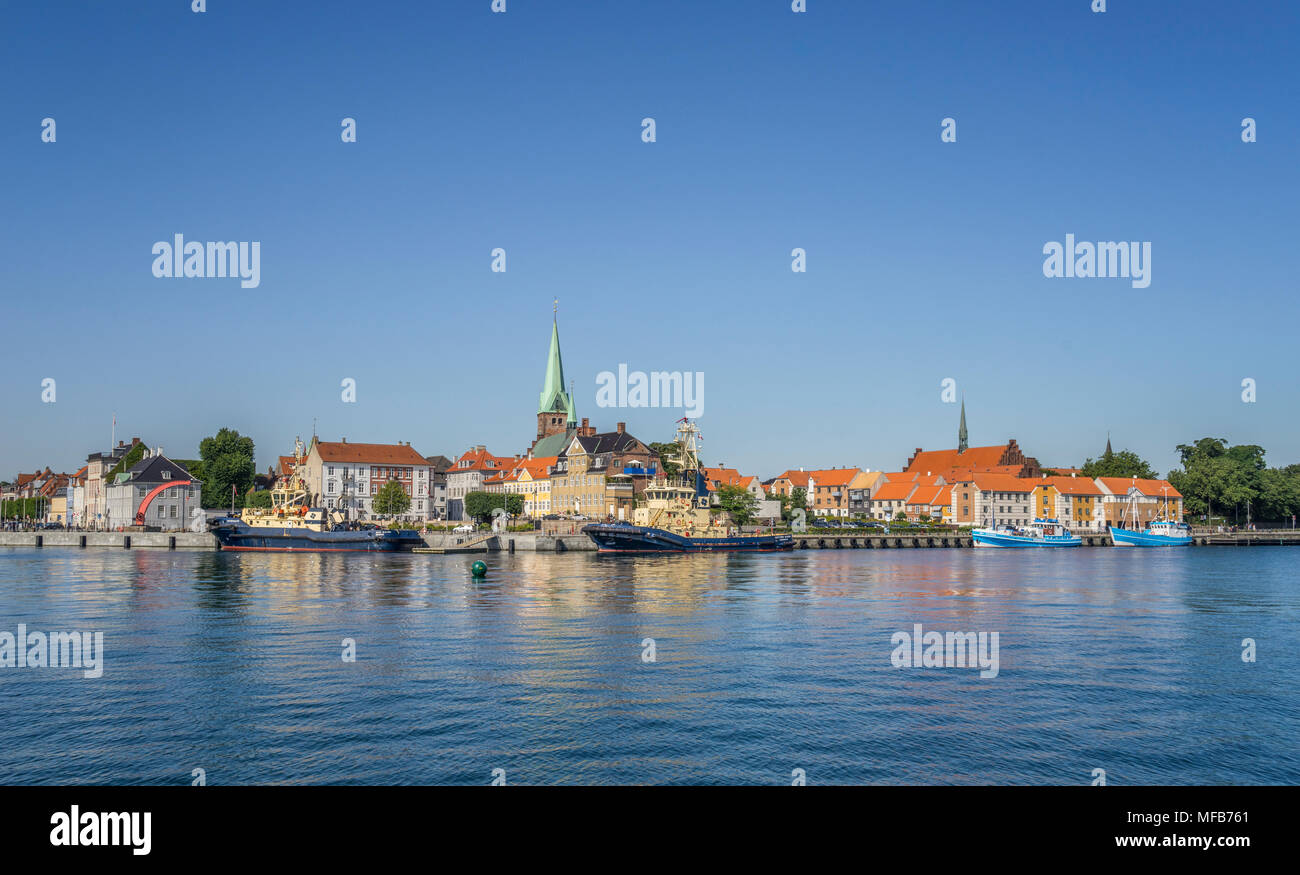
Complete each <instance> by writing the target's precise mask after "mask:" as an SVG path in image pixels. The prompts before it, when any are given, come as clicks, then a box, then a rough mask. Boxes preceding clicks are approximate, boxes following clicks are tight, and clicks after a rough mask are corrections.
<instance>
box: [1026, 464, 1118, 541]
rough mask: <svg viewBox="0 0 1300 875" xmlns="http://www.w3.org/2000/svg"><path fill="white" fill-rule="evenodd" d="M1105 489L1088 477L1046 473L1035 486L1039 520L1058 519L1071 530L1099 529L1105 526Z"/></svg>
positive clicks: (1033, 499)
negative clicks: (1051, 475) (1103, 503)
mask: <svg viewBox="0 0 1300 875" xmlns="http://www.w3.org/2000/svg"><path fill="white" fill-rule="evenodd" d="M1103 494H1104V493H1103V492H1102V490H1101V488H1100V487H1099V486H1098V485H1097V483H1096V482H1095V481H1093V480H1090V479H1088V478H1087V477H1070V476H1055V477H1049V476H1044V477H1041V478H1039V479H1038V481H1037V482H1036V484H1035V485H1034V491H1033V493H1032V502H1033V507H1034V513H1035V514H1037V516H1038V517H1039V518H1040V519H1058V520H1060V521H1061V524H1062V525H1064V526H1066V527H1067V528H1069V529H1070V530H1071V531H1080V532H1097V531H1102V530H1103V529H1104V528H1105V521H1104V518H1103V516H1102V513H1101V510H1102V502H1101V499H1102V496H1103Z"/></svg>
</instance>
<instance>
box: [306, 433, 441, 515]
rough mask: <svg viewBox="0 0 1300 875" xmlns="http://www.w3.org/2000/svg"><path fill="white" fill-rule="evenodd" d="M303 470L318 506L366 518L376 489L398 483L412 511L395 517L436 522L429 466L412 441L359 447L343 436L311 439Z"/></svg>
mask: <svg viewBox="0 0 1300 875" xmlns="http://www.w3.org/2000/svg"><path fill="white" fill-rule="evenodd" d="M289 463H290V464H292V457H290V458H289ZM281 464H282V466H283V464H284V463H283V461H282V463H281ZM301 468H302V470H300V471H299V474H300V475H301V476H302V479H303V482H304V483H306V484H307V493H308V496H309V500H310V502H311V504H312V505H314V506H316V507H323V508H325V509H326V510H337V511H339V512H341V513H343V514H345V515H346V516H348V517H349V518H351V519H368V518H369V517H370V516H371V515H372V514H373V513H374V497H375V496H376V495H378V494H379V490H380V489H382V488H383V487H384V484H386V483H388V482H389V481H396V482H397V483H399V484H400V485H401V487H402V490H403V491H404V492H405V493H406V494H407V496H409V497H410V499H411V506H410V508H409V509H408V510H407V511H406V513H404V514H399V515H397V518H398V519H402V520H407V521H415V522H422V521H425V520H431V519H433V518H434V517H433V512H434V511H433V501H432V498H431V496H430V492H429V490H430V484H431V482H432V466H431V465H430V464H429V462H428V460H427V459H425V458H424V456H422V455H420V454H419V453H417V452H416V451H415V450H414V449H412V448H411V443H410V441H406V442H398V443H395V444H358V443H349V442H348V440H347V438H343V439H342V440H340V441H337V442H336V441H322V440H320V439H319V438H317V437H316V436H314V435H313V436H312V439H311V446H310V447H308V448H307V457H306V460H305V461H304V462H303V464H302V466H301Z"/></svg>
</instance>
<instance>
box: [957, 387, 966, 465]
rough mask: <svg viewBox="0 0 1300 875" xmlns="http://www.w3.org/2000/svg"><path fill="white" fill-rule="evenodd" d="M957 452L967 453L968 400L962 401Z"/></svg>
mask: <svg viewBox="0 0 1300 875" xmlns="http://www.w3.org/2000/svg"><path fill="white" fill-rule="evenodd" d="M957 452H959V453H964V452H966V399H965V398H963V399H961V425H960V426H959V427H958V428H957Z"/></svg>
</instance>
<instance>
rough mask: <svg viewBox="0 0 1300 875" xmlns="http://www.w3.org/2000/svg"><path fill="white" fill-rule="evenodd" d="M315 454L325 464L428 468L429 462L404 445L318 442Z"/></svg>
mask: <svg viewBox="0 0 1300 875" xmlns="http://www.w3.org/2000/svg"><path fill="white" fill-rule="evenodd" d="M316 452H317V453H319V454H320V457H321V460H322V461H325V462H360V463H362V464H369V465H416V466H424V467H428V465H429V460H428V459H426V458H424V456H421V455H420V454H419V453H417V452H416V451H415V450H413V449H411V448H410V447H408V446H407V445H406V444H352V443H342V442H334V441H318V442H317V443H316Z"/></svg>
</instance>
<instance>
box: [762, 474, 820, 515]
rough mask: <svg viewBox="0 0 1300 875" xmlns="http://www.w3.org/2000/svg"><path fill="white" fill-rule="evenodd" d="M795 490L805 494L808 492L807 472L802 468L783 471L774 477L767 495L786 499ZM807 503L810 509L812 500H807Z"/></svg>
mask: <svg viewBox="0 0 1300 875" xmlns="http://www.w3.org/2000/svg"><path fill="white" fill-rule="evenodd" d="M796 489H802V490H803V491H804V493H805V494H806V493H807V492H808V472H806V471H804V469H803V468H800V469H799V470H798V471H795V470H789V471H783V472H781V473H780V474H778V475H776V477H774V478H773V479H772V481H771V484H770V486H769V488H768V493H769V494H770V495H774V496H785V497H786V498H789V497H790V496H792V495H794V491H795V490H796ZM808 501H809V506H810V507H811V501H812V499H811V498H809V499H808Z"/></svg>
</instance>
